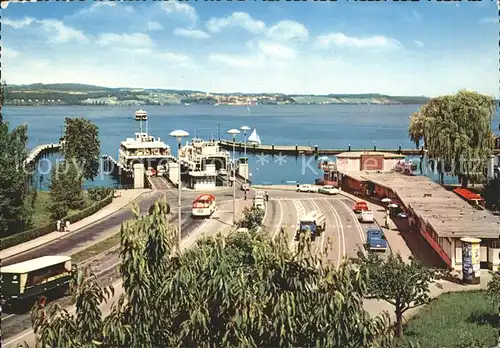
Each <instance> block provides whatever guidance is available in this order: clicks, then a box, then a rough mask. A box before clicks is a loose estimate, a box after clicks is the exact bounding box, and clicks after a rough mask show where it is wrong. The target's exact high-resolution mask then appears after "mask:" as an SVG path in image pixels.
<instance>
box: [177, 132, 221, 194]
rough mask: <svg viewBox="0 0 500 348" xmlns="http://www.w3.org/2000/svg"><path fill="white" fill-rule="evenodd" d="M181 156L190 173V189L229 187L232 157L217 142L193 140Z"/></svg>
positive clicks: (183, 148) (181, 150)
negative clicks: (228, 174)
mask: <svg viewBox="0 0 500 348" xmlns="http://www.w3.org/2000/svg"><path fill="white" fill-rule="evenodd" d="M179 156H180V160H181V163H182V165H183V166H184V168H185V169H186V170H187V171H188V177H189V180H188V187H190V188H192V189H194V190H212V189H214V188H215V187H216V186H227V185H229V179H228V177H227V172H228V166H229V163H230V160H231V156H230V153H229V151H226V150H223V149H222V148H221V147H220V146H219V144H218V143H217V142H216V141H215V140H209V141H205V140H202V139H200V138H193V139H192V140H191V142H190V143H188V144H186V145H185V146H183V147H181V149H180V151H179Z"/></svg>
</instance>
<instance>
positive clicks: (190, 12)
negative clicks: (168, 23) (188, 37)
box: [162, 0, 198, 22]
mask: <svg viewBox="0 0 500 348" xmlns="http://www.w3.org/2000/svg"><path fill="white" fill-rule="evenodd" d="M162 9H163V10H164V11H165V12H167V13H180V14H183V15H184V16H186V17H187V18H189V19H190V20H191V21H193V22H195V21H196V20H197V19H198V15H197V14H196V10H195V9H194V7H193V6H191V5H188V4H186V3H183V2H178V1H176V0H171V1H165V2H163V3H162Z"/></svg>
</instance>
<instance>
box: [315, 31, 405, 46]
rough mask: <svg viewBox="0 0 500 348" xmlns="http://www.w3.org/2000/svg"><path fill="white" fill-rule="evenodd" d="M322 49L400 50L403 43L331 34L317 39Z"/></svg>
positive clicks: (383, 37) (382, 37) (393, 40)
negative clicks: (335, 47) (332, 47)
mask: <svg viewBox="0 0 500 348" xmlns="http://www.w3.org/2000/svg"><path fill="white" fill-rule="evenodd" d="M317 43H318V45H319V46H320V47H323V48H328V47H330V46H331V45H335V46H337V47H355V48H399V47H402V45H401V43H400V42H399V41H397V40H395V39H391V38H388V37H386V36H370V37H363V38H359V37H354V36H347V35H345V34H342V33H331V34H325V35H320V36H318V38H317Z"/></svg>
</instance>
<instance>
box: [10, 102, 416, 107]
mask: <svg viewBox="0 0 500 348" xmlns="http://www.w3.org/2000/svg"><path fill="white" fill-rule="evenodd" d="M333 105H335V106H340V105H357V106H363V105H367V106H402V105H425V103H407V104H403V103H400V104H396V103H386V104H380V103H327V104H319V103H318V104H312V103H304V104H299V103H294V104H292V103H289V104H257V105H244V104H241V105H233V104H218V105H214V104H191V105H183V104H162V105H154V104H151V105H146V104H130V105H82V104H52V105H50V104H40V105H32V104H27V105H22V104H21V105H20V104H8V103H5V104H4V107H68V106H71V107H82V108H96V107H99V108H127V107H172V106H183V107H187V108H188V107H190V106H195V107H196V106H212V107H245V108H246V107H249V108H252V107H259V106H333Z"/></svg>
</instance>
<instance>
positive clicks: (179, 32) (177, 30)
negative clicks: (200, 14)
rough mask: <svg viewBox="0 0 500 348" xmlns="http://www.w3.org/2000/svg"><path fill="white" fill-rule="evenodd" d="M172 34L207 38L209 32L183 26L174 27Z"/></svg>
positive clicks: (191, 37)
mask: <svg viewBox="0 0 500 348" xmlns="http://www.w3.org/2000/svg"><path fill="white" fill-rule="evenodd" d="M174 34H175V35H177V36H182V37H188V38H190V39H208V38H209V37H210V34H208V33H206V32H204V31H202V30H195V29H184V28H175V29H174Z"/></svg>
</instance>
